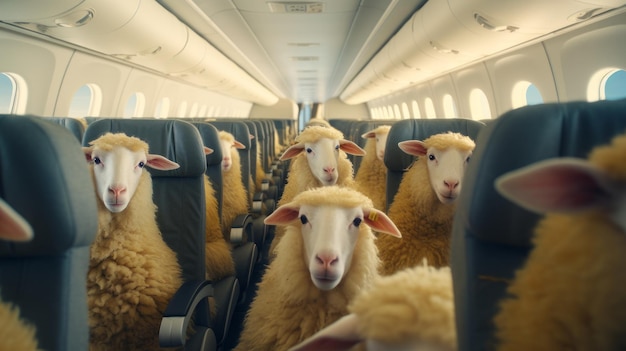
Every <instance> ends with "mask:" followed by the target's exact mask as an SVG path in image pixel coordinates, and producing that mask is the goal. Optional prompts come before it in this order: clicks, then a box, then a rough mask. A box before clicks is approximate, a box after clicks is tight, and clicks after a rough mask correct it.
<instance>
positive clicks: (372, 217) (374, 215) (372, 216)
mask: <svg viewBox="0 0 626 351" xmlns="http://www.w3.org/2000/svg"><path fill="white" fill-rule="evenodd" d="M367 218H368V219H369V220H370V221H372V222H376V220H377V219H378V213H377V212H374V211H372V212H370V213H369V214H368V215H367Z"/></svg>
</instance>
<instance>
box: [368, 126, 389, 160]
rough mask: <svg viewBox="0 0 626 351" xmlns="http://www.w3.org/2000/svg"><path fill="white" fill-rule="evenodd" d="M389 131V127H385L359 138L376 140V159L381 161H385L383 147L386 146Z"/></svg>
mask: <svg viewBox="0 0 626 351" xmlns="http://www.w3.org/2000/svg"><path fill="white" fill-rule="evenodd" d="M390 130H391V126H387V125H385V126H380V127H378V128H376V129H373V130H370V131H369V132H367V133H364V134H363V135H361V138H364V139H375V140H376V157H377V158H378V159H379V160H381V161H384V160H385V147H386V146H387V137H388V136H389V131H390Z"/></svg>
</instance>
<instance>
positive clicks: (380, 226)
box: [236, 186, 400, 351]
mask: <svg viewBox="0 0 626 351" xmlns="http://www.w3.org/2000/svg"><path fill="white" fill-rule="evenodd" d="M265 222H266V223H267V224H274V225H285V226H287V229H286V233H285V236H284V237H283V239H282V240H281V241H280V243H279V244H278V246H277V248H276V258H275V259H274V260H273V261H272V263H271V264H270V265H269V267H268V268H267V270H266V272H265V275H264V276H263V279H262V281H261V283H260V284H259V288H258V293H257V296H256V298H255V299H254V301H253V302H252V305H251V307H250V309H249V310H248V313H247V315H246V319H245V322H244V323H245V324H244V329H243V331H242V334H241V337H240V341H239V345H238V346H237V348H236V350H238V351H244V350H245V351H249V350H258V351H261V350H277V351H281V350H286V349H288V348H289V347H292V346H294V345H296V344H298V343H299V342H302V341H303V340H305V339H306V338H308V337H310V336H312V335H313V334H314V333H316V332H317V331H319V330H321V329H322V328H324V327H325V326H327V325H329V324H331V323H333V322H334V321H336V320H337V319H339V318H341V317H342V316H344V315H346V314H347V313H348V311H347V305H348V303H349V302H350V301H351V300H352V299H353V298H354V297H355V296H356V295H357V294H358V293H359V292H360V291H361V290H363V289H366V288H368V287H369V286H370V285H371V283H372V282H373V281H374V279H375V278H376V277H377V276H378V273H377V269H378V265H379V259H378V256H377V250H376V245H375V244H374V235H373V233H372V229H373V230H376V231H378V232H380V233H387V234H390V235H393V236H400V233H399V232H398V229H397V228H396V226H395V225H394V224H393V222H391V221H390V220H389V218H388V217H387V216H386V215H385V214H384V213H383V212H382V211H379V210H377V209H375V208H373V205H372V202H371V200H370V199H369V198H367V197H366V196H365V195H363V194H361V193H359V192H357V191H356V190H353V189H350V188H346V187H339V186H328V187H321V188H316V189H312V190H308V191H305V192H303V193H301V194H299V195H298V196H296V197H295V198H294V199H293V201H292V202H290V203H288V204H285V205H283V206H281V207H279V208H278V209H276V210H275V211H274V212H273V213H272V214H271V215H269V216H268V217H267V218H266V219H265ZM370 227H371V228H370Z"/></svg>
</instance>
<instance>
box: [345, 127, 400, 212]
mask: <svg viewBox="0 0 626 351" xmlns="http://www.w3.org/2000/svg"><path fill="white" fill-rule="evenodd" d="M389 130H391V126H380V127H378V128H376V129H374V130H372V132H374V133H376V134H379V133H380V134H382V133H386V134H389ZM364 149H365V152H366V154H365V156H363V159H362V160H361V165H360V166H359V171H358V172H357V173H356V176H355V177H354V181H355V182H356V187H357V189H358V190H359V191H360V192H362V193H363V194H365V195H367V196H368V197H369V198H370V199H372V201H373V202H374V208H376V209H379V210H381V211H387V166H385V162H383V161H381V160H380V159H378V157H377V156H376V138H368V139H367V141H366V142H365V148H364Z"/></svg>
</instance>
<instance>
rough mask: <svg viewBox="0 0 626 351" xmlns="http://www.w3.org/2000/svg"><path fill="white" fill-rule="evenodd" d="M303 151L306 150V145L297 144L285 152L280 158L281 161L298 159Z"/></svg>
mask: <svg viewBox="0 0 626 351" xmlns="http://www.w3.org/2000/svg"><path fill="white" fill-rule="evenodd" d="M302 150H304V144H296V145H293V146H291V147H289V148H288V149H287V150H285V152H284V153H283V155H282V156H280V160H281V161H284V160H288V159H290V158H292V157H296V156H298V155H299V154H300V153H301V152H302Z"/></svg>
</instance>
